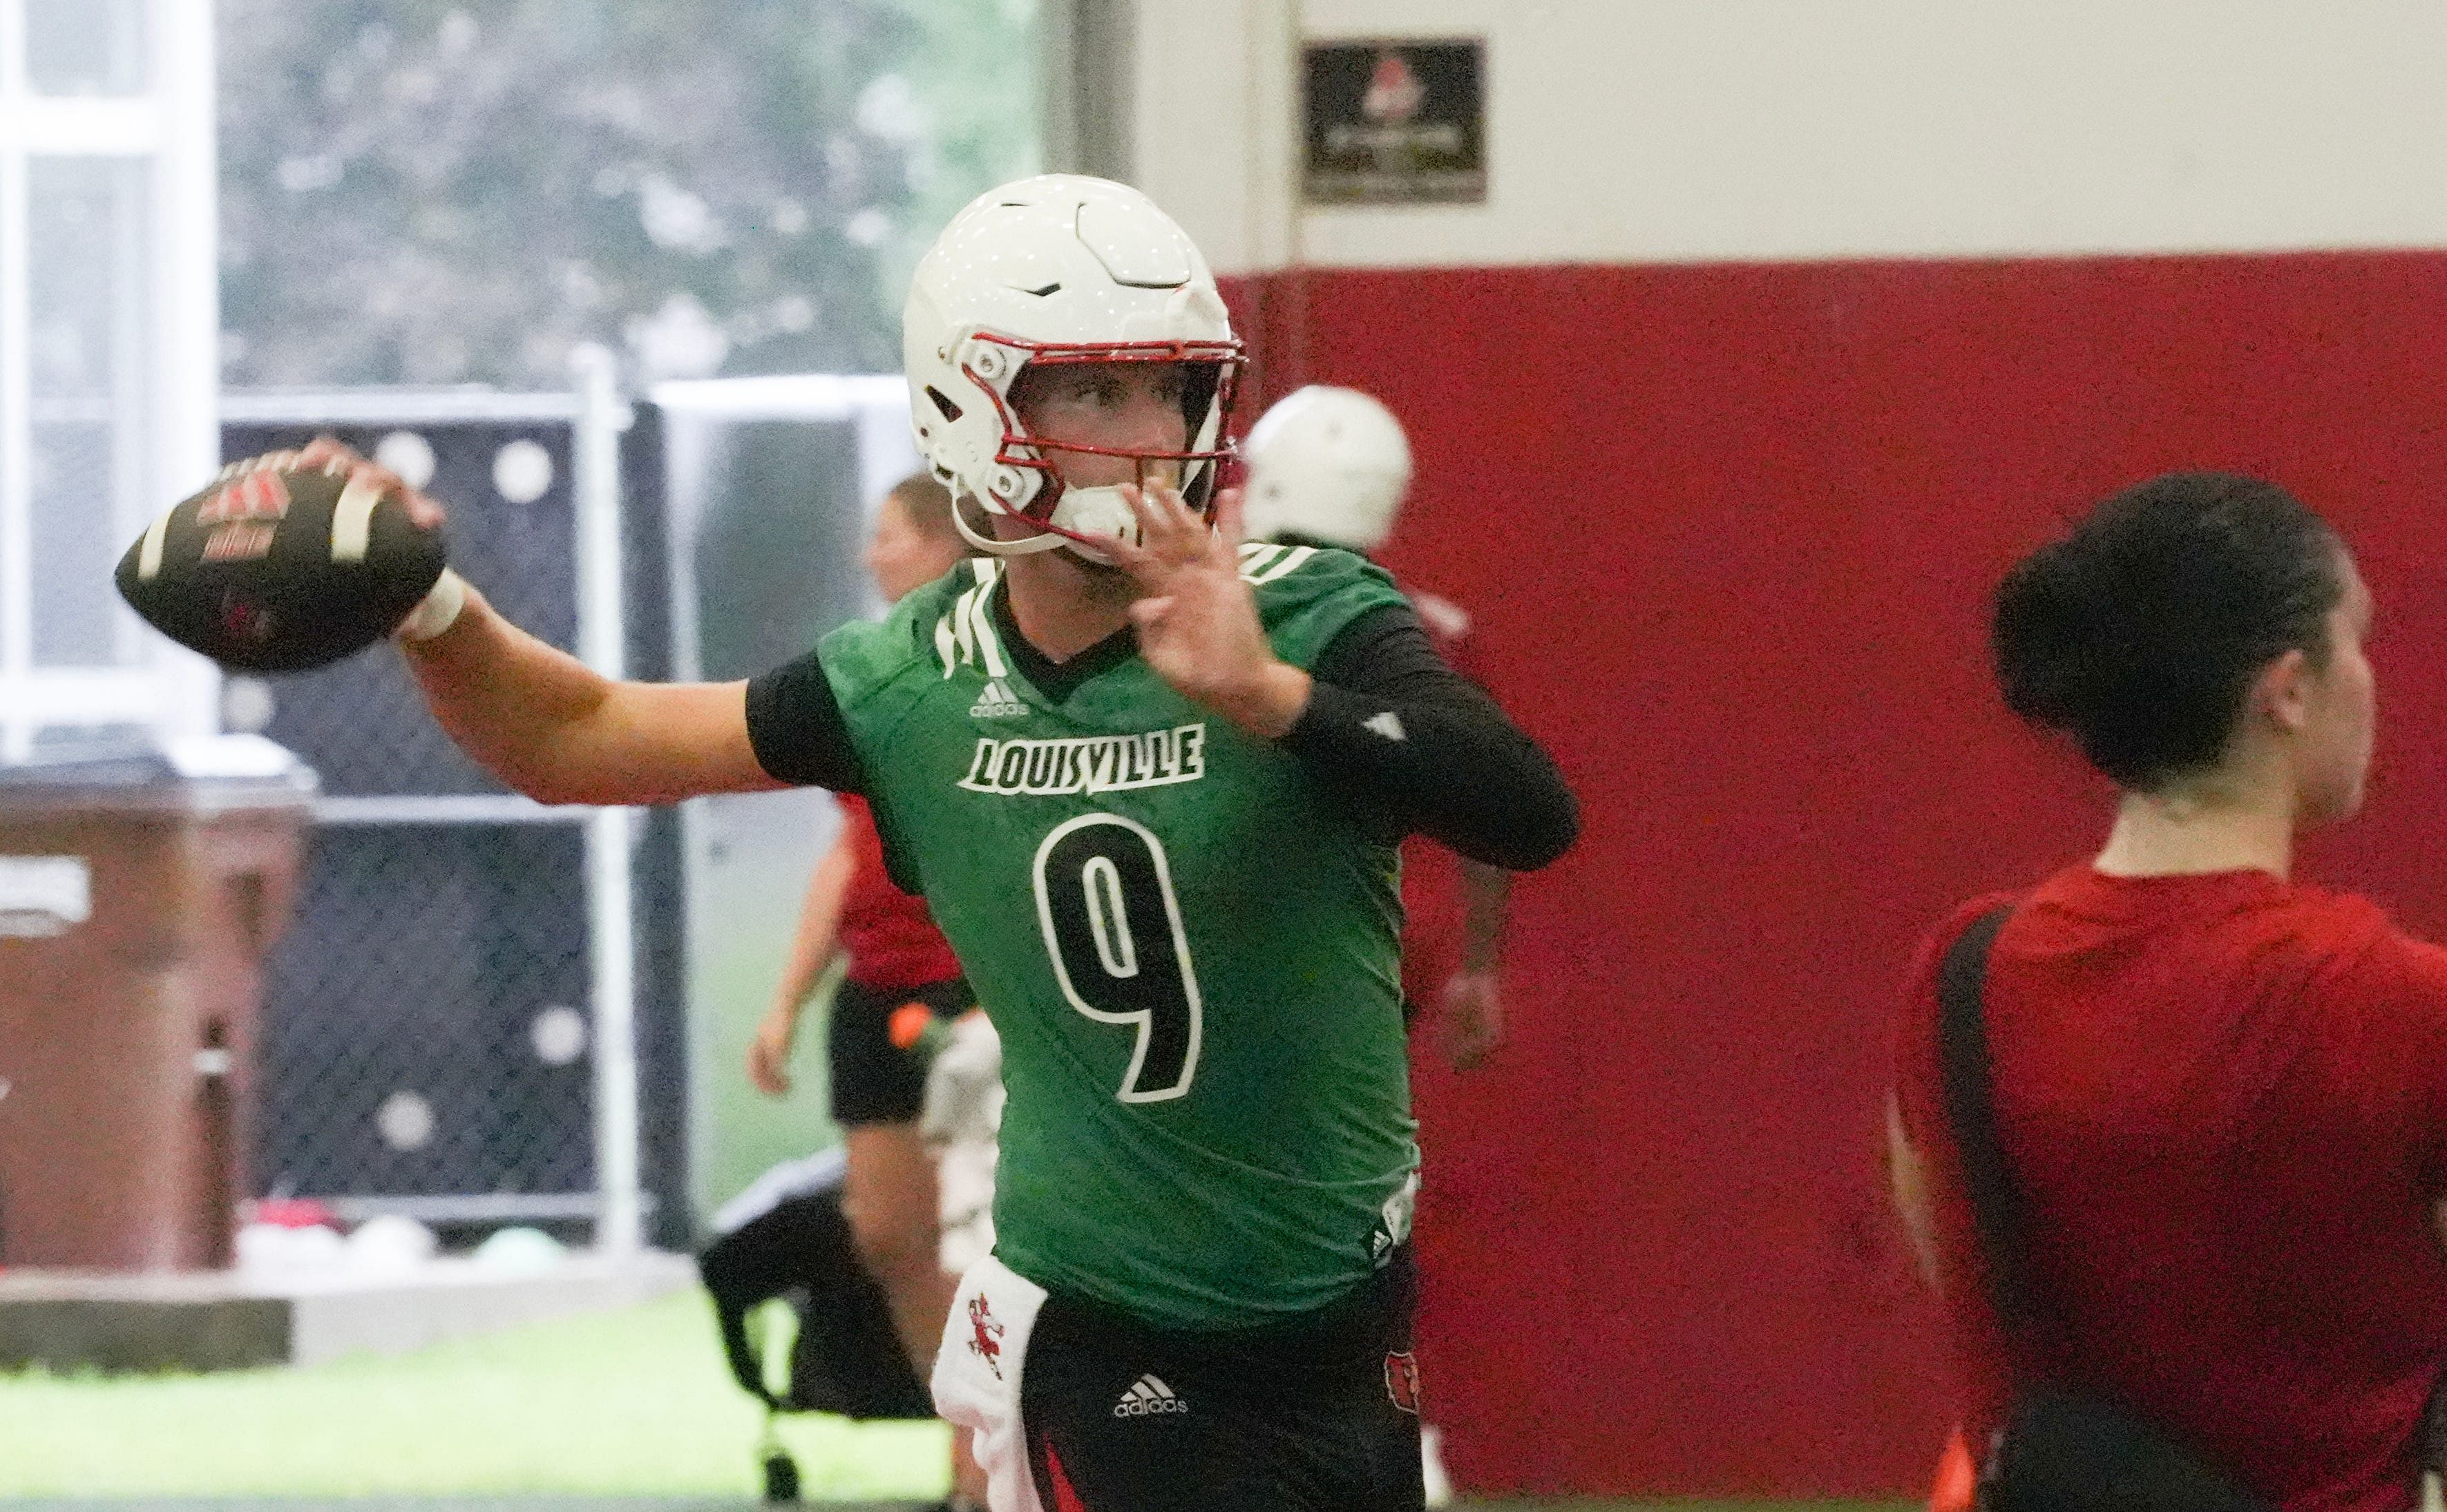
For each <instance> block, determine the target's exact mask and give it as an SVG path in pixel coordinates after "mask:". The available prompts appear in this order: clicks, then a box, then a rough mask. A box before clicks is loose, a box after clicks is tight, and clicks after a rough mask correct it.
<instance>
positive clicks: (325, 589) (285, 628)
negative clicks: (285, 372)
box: [118, 452, 446, 672]
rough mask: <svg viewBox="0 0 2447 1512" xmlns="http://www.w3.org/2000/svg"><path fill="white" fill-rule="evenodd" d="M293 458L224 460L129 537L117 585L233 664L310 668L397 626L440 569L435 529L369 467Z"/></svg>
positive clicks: (173, 632)
mask: <svg viewBox="0 0 2447 1512" xmlns="http://www.w3.org/2000/svg"><path fill="white" fill-rule="evenodd" d="M298 462H299V457H298V454H297V453H295V452H273V453H271V454H269V455H267V456H262V457H251V458H248V459H247V460H246V461H244V462H237V463H230V465H228V466H227V467H224V468H222V469H221V473H220V476H219V477H218V478H216V479H214V480H213V483H212V486H211V487H209V488H206V489H205V490H204V491H203V492H201V493H199V494H197V495H196V496H194V497H193V498H191V499H186V500H182V501H180V502H179V503H178V504H176V505H175V506H173V507H172V508H171V509H170V510H169V512H168V513H166V514H164V515H162V516H161V519H159V520H155V521H154V522H153V524H152V526H151V528H149V529H147V530H146V531H145V532H144V534H143V535H142V536H141V537H139V538H138V539H137V540H136V543H135V544H134V545H132V546H130V547H128V548H127V555H126V556H124V557H123V558H120V561H119V573H118V578H119V592H120V595H121V596H122V597H123V598H125V599H126V600H127V602H128V603H129V604H130V605H131V606H133V607H134V609H135V610H136V612H137V613H138V614H142V615H143V616H144V620H145V622H146V623H147V624H150V625H151V626H152V627H153V628H154V629H156V630H158V631H160V632H161V633H163V634H164V635H167V636H169V637H170V638H171V639H172V640H175V641H177V642H178V643H179V644H180V645H181V646H185V647H187V648H188V649H190V650H192V651H198V652H202V653H203V654H204V655H206V656H209V657H211V658H212V659H213V660H214V661H217V662H218V663H220V664H221V665H222V666H224V667H227V668H230V669H232V670H234V671H256V672H287V671H305V670H307V669H308V668H313V667H322V666H326V665H328V664H330V663H332V662H335V661H338V660H339V659H340V658H341V657H343V656H347V655H349V654H351V652H357V651H361V650H363V649H364V648H365V647H368V646H370V645H372V644H373V643H374V642H375V641H378V640H380V639H382V638H383V637H384V636H386V635H388V634H389V633H391V631H392V630H393V629H395V628H396V627H397V626H398V624H399V622H400V620H401V619H403V618H404V617H406V615H407V614H408V611H409V610H411V609H413V608H415V607H416V605H417V602H418V600H420V599H422V598H423V597H424V596H425V595H426V593H427V590H428V589H430V588H432V586H433V584H434V580H435V579H436V578H438V577H440V576H442V568H443V565H444V562H445V560H446V552H445V550H444V545H443V539H442V532H441V530H440V529H439V528H438V527H436V528H428V527H426V526H423V525H420V524H418V523H417V522H416V521H415V520H413V519H412V518H410V516H409V513H408V506H407V505H406V503H404V502H403V501H401V499H400V498H399V496H398V494H397V492H396V491H394V490H388V489H386V488H385V487H384V486H383V484H382V483H381V482H378V481H376V478H375V476H374V475H372V474H370V473H366V472H351V470H350V469H349V468H348V467H346V466H344V465H340V464H333V465H331V466H321V465H317V466H310V467H300V466H299V465H298Z"/></svg>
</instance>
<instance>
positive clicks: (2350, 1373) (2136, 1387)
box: [1889, 473, 2447, 1512]
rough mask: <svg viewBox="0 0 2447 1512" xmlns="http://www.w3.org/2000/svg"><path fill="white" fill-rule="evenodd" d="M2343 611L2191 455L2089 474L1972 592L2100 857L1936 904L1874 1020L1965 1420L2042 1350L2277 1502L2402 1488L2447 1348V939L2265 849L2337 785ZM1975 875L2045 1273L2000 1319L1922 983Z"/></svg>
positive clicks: (2045, 1370) (2286, 538) (2000, 1393)
mask: <svg viewBox="0 0 2447 1512" xmlns="http://www.w3.org/2000/svg"><path fill="white" fill-rule="evenodd" d="M2370 615H2371V600H2370V595H2369V594H2368V592H2367V591H2366V590H2365V589H2364V587H2363V585H2362V579H2361V577H2360V576H2359V575H2358V574H2357V573H2356V571H2355V568H2354V563H2353V559H2352V557H2351V556H2350V554H2349V553H2348V552H2347V551H2346V549H2345V547H2344V545H2343V542H2342V541H2341V540H2340V539H2339V538H2338V537H2337V536H2336V534H2335V533H2334V532H2333V531H2332V530H2331V529H2330V528H2329V526H2328V525H2327V524H2326V523H2325V522H2324V521H2323V520H2321V519H2320V518H2319V517H2318V516H2317V515H2315V514H2313V513H2312V512H2311V511H2310V510H2309V509H2307V508H2305V506H2304V505H2303V504H2302V503H2300V502H2299V501H2296V500H2295V499H2293V498H2292V497H2291V496H2290V495H2288V494H2286V492H2285V491H2284V490H2282V489H2280V488H2278V487H2276V486H2274V485H2273V484H2270V483H2267V482H2259V481H2256V480H2252V479H2248V478H2240V477H2235V476H2231V475H2225V474H2213V473H2189V474H2174V475H2171V476H2168V477H2164V478H2160V479H2156V480H2153V481H2152V482H2146V483H2142V484H2140V485H2137V486H2135V487H2134V488H2132V489H2129V490H2127V491H2126V492H2124V493H2122V494H2119V495H2117V496H2116V497H2115V498H2114V499H2111V500H2109V501H2106V502H2105V503H2103V504H2102V505H2100V506H2099V507H2098V508H2097V509H2096V511H2095V512H2094V513H2093V514H2092V515H2091V516H2090V517H2089V518H2088V519H2087V520H2085V521H2083V522H2082V523H2081V524H2080V525H2079V526H2078V527H2077V529H2075V530H2074V531H2073V532H2072V534H2071V535H2070V536H2069V537H2068V538H2066V539H2062V540H2059V541H2058V542H2057V543H2055V544H2053V545H2050V546H2048V547H2046V548H2044V549H2043V550H2041V551H2039V552H2038V553H2037V554H2035V555H2034V556H2032V557H2031V558H2028V559H2026V560H2025V561H2023V562H2022V563H2021V564H2020V565H2019V566H2018V567H2016V568H2015V569H2014V571H2013V573H2012V574H2011V575H2010V576H2008V577H2007V578H2006V579H2005V581H2004V583H2003V585H2002V586H2001V588H2000V589H1999V591H1998V595H1997V601H1996V609H1995V624H1994V643H1995V644H1994V651H1995V659H1996V665H1997V671H1998V675H1999V678H2000V681H2001V684H2002V686H2003V691H2004V697H2005V701H2006V703H2007V704H2008V705H2009V706H2010V707H2011V708H2012V709H2014V710H2015V711H2016V712H2017V713H2019V714H2020V715H2022V716H2023V717H2024V718H2026V719H2028V720H2030V721H2031V722H2033V723H2034V724H2037V725H2039V726H2040V727H2043V728H2048V729H2052V730H2057V731H2061V732H2063V733H2065V734H2067V735H2070V736H2071V737H2072V739H2073V741H2074V742H2075V743H2076V744H2077V746H2078V747H2080V748H2081V750H2082V752H2083V753H2084V754H2085V755H2086V756H2087V757H2088V758H2089V760H2090V762H2091V764H2092V765H2095V766H2096V767H2097V768H2098V769H2099V770H2100V771H2101V772H2103V773H2105V774H2106V775H2107V776H2108V777H2109V778H2110V779H2112V780H2113V781H2114V782H2115V784H2116V786H2117V787H2118V789H2119V790H2120V797H2119V799H2118V803H2117V806H2116V810H2115V822H2114V825H2113V827H2112V829H2111V830H2110V832H2109V835H2108V839H2107V843H2106V846H2105V848H2104V849H2102V850H2101V851H2100V852H2099V853H2098V855H2097V856H2096V859H2095V860H2092V861H2090V862H2088V863H2085V864H2082V865H2077V866H2075V867H2072V868H2070V869H2068V870H2066V871H2063V872H2060V873H2058V875H2056V876H2054V877H2051V878H2048V879H2046V880H2044V881H2042V882H2040V883H2039V885H2038V886H2037V887H2036V888H2034V889H2032V890H2031V891H2030V892H2029V893H2027V894H2024V895H2021V896H2020V897H2019V898H2012V899H2005V898H1983V899H1980V900H1977V901H1975V902H1972V903H1969V904H1966V905H1964V906H1963V907H1962V908H1960V909H1958V910H1956V911H1955V913H1954V914H1953V916H1952V917H1950V918H1948V919H1946V920H1945V921H1944V924H1942V925H1941V926H1940V928H1939V929H1938V930H1937V931H1936V932H1935V934H1934V935H1933V936H1931V937H1930V938H1929V940H1928V941H1927V942H1926V944H1925V948H1924V949H1923V951H1922V953H1921V955H1920V959H1919V962H1918V965H1917V967H1916V969H1915V973H1914V975H1913V978H1912V982H1911V987H1910V990H1909V992H1908V994H1907V996H1906V1000H1905V1004H1904V1008H1903V1011H1902V1013H1901V1016H1900V1019H1899V1023H1898V1032H1897V1036H1896V1079H1895V1087H1894V1095H1893V1099H1892V1102H1891V1104H1890V1106H1889V1125H1890V1154H1891V1159H1892V1163H1893V1174H1894V1178H1895V1186H1896V1195H1897V1199H1898V1201H1899V1204H1900V1206H1901V1208H1902V1211H1903V1215H1904V1218H1905V1220H1906V1227H1907V1229H1908V1230H1909V1231H1910V1233H1911V1235H1912V1237H1913V1238H1914V1240H1915V1244H1916V1247H1917V1248H1918V1250H1919V1251H1920V1254H1921V1256H1922V1259H1923V1263H1924V1265H1925V1269H1926V1270H1927V1273H1928V1274H1929V1276H1931V1278H1932V1279H1933V1280H1934V1282H1935V1283H1936V1285H1937V1287H1938V1289H1939V1291H1940V1293H1941V1295H1942V1296H1943V1298H1944V1309H1945V1314H1946V1316H1947V1320H1948V1323H1949V1325H1950V1331H1951V1334H1952V1338H1953V1342H1954V1347H1955V1354H1956V1358H1957V1363H1958V1367H1959V1370H1960V1374H1961V1377H1962V1382H1961V1385H1962V1391H1963V1397H1962V1404H1961V1405H1962V1408H1963V1422H1964V1429H1965V1433H1964V1437H1965V1440H1966V1442H1967V1443H1968V1444H1969V1445H1970V1446H1973V1447H1974V1448H1975V1450H1977V1449H1982V1448H1984V1447H1986V1446H1992V1445H1993V1444H1994V1442H1995V1433H1996V1430H1997V1428H1998V1426H1999V1424H2000V1423H2001V1421H2002V1420H2003V1418H2004V1415H2005V1412H2006V1409H2007V1407H2008V1405H2009V1403H2010V1400H2011V1397H2012V1394H2013V1393H2014V1392H2015V1391H2016V1390H2017V1389H2019V1388H2022V1387H2026V1386H2030V1385H2033V1384H2035V1383H2039V1382H2042V1381H2045V1382H2049V1383H2053V1384H2056V1385H2058V1386H2061V1387H2065V1388H2069V1389H2075V1390H2077V1391H2080V1392H2083V1393H2086V1394H2088V1395H2091V1396H2094V1397H2098V1398H2103V1399H2105V1400H2107V1401H2110V1402H2112V1403H2114V1404H2115V1405H2116V1406H2118V1407H2120V1408H2123V1409H2124V1410H2126V1411H2127V1412H2129V1413H2130V1414H2132V1415H2134V1416H2135V1417H2137V1418H2139V1419H2140V1420H2141V1421H2143V1422H2144V1423H2146V1424H2148V1425H2150V1426H2151V1427H2154V1428H2156V1429H2157V1430H2159V1431H2160V1432H2161V1433H2163V1434H2165V1435H2167V1436H2168V1437H2170V1438H2172V1439H2173V1440H2175V1441H2176V1442H2178V1443H2181V1444H2184V1445H2187V1446H2190V1447H2191V1448H2192V1449H2193V1450H2194V1451H2196V1452H2197V1453H2199V1454H2200V1455H2202V1456H2204V1457H2205V1458H2207V1459H2208V1460H2209V1461H2210V1463H2212V1464H2213V1465H2217V1466H2218V1467H2220V1468H2221V1469H2223V1470H2224V1471H2226V1472H2227V1473H2228V1474H2229V1476H2230V1477H2231V1478H2232V1479H2233V1480H2234V1481H2235V1482H2236V1483H2238V1484H2240V1485H2242V1486H2244V1487H2246V1488H2248V1489H2249V1490H2251V1491H2253V1492H2255V1493H2256V1494H2258V1495H2260V1496H2261V1497H2263V1498H2265V1499H2267V1501H2269V1502H2270V1503H2274V1504H2276V1505H2278V1506H2281V1507H2283V1508H2285V1509H2286V1512H2346V1509H2351V1512H2394V1509H2399V1508H2404V1507H2410V1506H2412V1505H2414V1504H2415V1503H2416V1501H2417V1499H2418V1496H2419V1481H2420V1475H2421V1458H2422V1440H2423V1420H2424V1416H2425V1404H2426V1403H2427V1402H2428V1401H2429V1399H2430V1396H2431V1393H2432V1390H2433V1389H2434V1387H2435V1386H2436V1384H2437V1382H2438V1376H2439V1373H2440V1367H2441V1363H2442V1361H2447V1259H2442V1250H2441V1242H2440V1237H2439V1227H2438V1204H2439V1200H2440V1198H2441V1196H2442V1194H2447V951H2441V950H2440V949H2439V948H2438V947H2436V946H2433V945H2430V944H2426V943H2424V942H2422V941H2420V940H2418V939H2414V938H2412V937H2410V936H2406V935H2405V934H2403V933H2402V932H2400V931H2399V930H2398V929H2396V928H2395V927H2394V926H2393V925H2392V924H2391V923H2390V922H2389V920H2388V919H2387V917H2385V916H2384V915H2382V914H2381V911H2380V910H2379V909H2378V908H2377V907H2376V906H2374V905H2372V904H2371V903H2369V902H2366V901H2364V900H2363V899H2362V898H2356V897H2352V896H2350V895H2346V894H2340V893H2332V892H2328V891H2324V890H2323V889H2321V888H2317V887H2313V886H2310V885H2307V884H2305V883H2301V882H2297V881H2295V880H2293V879H2292V875H2291V874H2292V868H2293V860H2294V847H2295V841H2296V837H2297V836H2298V835H2299V834H2301V833H2302V832H2304V831H2305V830H2307V829H2311V828H2314V827H2316V826H2319V825H2321V824H2324V823H2329V822H2335V821H2339V820H2343V819H2345V818H2347V817H2348V816H2350V815H2351V814H2353V813H2354V811H2355V810H2356V808H2357V807H2358V806H2359V805H2360V803H2361V802H2362V784H2363V775H2364V772H2365V769H2366V767H2367V765H2368V763H2369V759H2370V748H2371V735H2372V726H2373V719H2374V713H2373V710H2374V697H2373V679H2372V673H2371V670H2370V665H2369V663H2368V661H2367V660H2366V659H2365V658H2364V656H2363V652H2362V640H2363V637H2364V635H2365V634H2366V633H2368V630H2369V624H2370ZM2006 901H2010V902H2011V903H2012V904H2013V911H2012V913H2011V915H2010V916H2009V917H2007V918H2006V920H2005V922H2004V925H2003V928H2002V930H2001V933H2000V934H1999V935H1998V936H1997V939H1996V943H1995V946H1994V948H1993V951H1992V953H1991V954H1990V957H1989V962H1988V969H1987V973H1986V977H1985V980H1984V987H1983V992H1982V1011H1983V1016H1984V1019H1985V1023H1986V1030H1987V1036H1988V1052H1989V1061H1990V1080H1991V1084H1992V1087H1993V1100H1994V1107H1995V1118H1994V1122H1995V1126H1996V1129H1997V1137H1998V1141H1999V1143H2000V1144H2001V1146H2002V1149H2003V1156H2004V1162H2005V1164H2006V1166H2007V1168H2008V1171H2009V1174H2010V1179H2011V1181H2013V1184H2014V1185H2015V1187H2016V1188H2018V1189H2019V1191H2020V1196H2021V1200H2022V1202H2023V1204H2024V1207H2025V1212H2026V1229H2027V1236H2026V1243H2025V1245H2024V1246H2023V1251H2022V1254H2021V1261H2022V1268H2023V1270H2024V1272H2025V1273H2026V1279H2027V1283H2028V1284H2027V1290H2028V1292H2029V1294H2030V1295H2032V1297H2033V1298H2034V1299H2035V1301H2036V1302H2037V1303H2038V1306H2037V1308H2036V1309H2035V1310H2034V1312H2035V1321H2033V1322H2031V1323H2028V1324H2025V1325H2022V1326H2020V1327H2016V1328H2012V1329H2008V1328H2006V1327H2005V1326H2004V1325H2003V1324H2002V1323H2001V1321H2000V1319H1999V1318H1998V1317H1997V1315H1996V1314H1995V1313H1994V1311H1993V1310H1992V1308H1991V1307H1990V1305H1989V1302H1988V1299H1987V1295H1986V1293H1985V1290H1984V1288H1985V1286H1986V1285H1987V1281H1988V1276H1987V1267H1986V1264H1985V1261H1984V1260H1983V1258H1982V1251H1981V1249H1980V1240H1979V1236H1978V1232H1977V1230H1976V1229H1975V1227H1974V1226H1973V1218H1972V1213H1971V1210H1970V1207H1969V1203H1968V1200H1967V1198H1966V1197H1965V1195H1964V1190H1963V1184H1962V1178H1961V1173H1960V1168H1959V1164H1958V1160H1957V1155H1956V1145H1955V1140H1954V1136H1953V1131H1952V1129H1951V1127H1950V1125H1949V1124H1948V1122H1947V1113H1946V1106H1947V1105H1946V1102H1945V1097H1944V1086H1943V1082H1942V1079H1941V1075H1940V1069H1939V1066H1940V1056H1939V1049H1938V1040H1937V1025H1938V994H1937V986H1936V983H1937V975H1938V970H1939V964H1940V961H1941V959H1942V958H1943V956H1944V952H1945V950H1946V948H1947V947H1948V946H1949V945H1951V944H1952V942H1953V941H1954V939H1955V938H1956V937H1957V936H1959V935H1960V934H1961V933H1962V932H1963V930H1964V929H1965V928H1966V927H1968V925H1969V924H1970V923H1971V922H1972V921H1973V920H1974V919H1976V918H1978V917H1981V916H1982V915H1984V914H1985V913H1987V912H1988V911H1989V910H1990V909H1992V908H1993V907H1994V906H1996V905H1997V904H1998V903H2000V902H2006Z"/></svg>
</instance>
